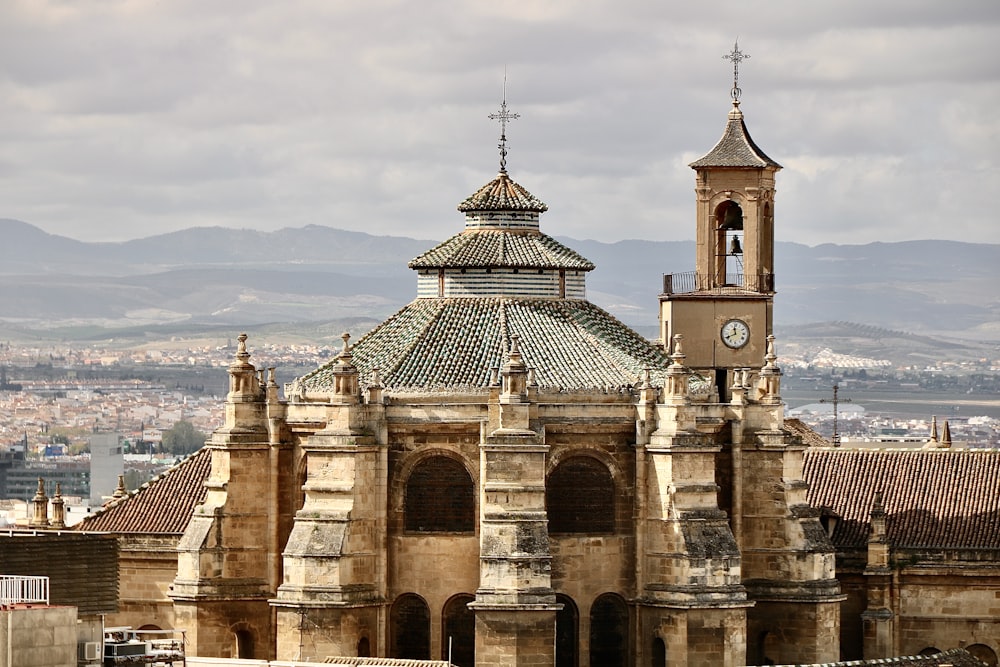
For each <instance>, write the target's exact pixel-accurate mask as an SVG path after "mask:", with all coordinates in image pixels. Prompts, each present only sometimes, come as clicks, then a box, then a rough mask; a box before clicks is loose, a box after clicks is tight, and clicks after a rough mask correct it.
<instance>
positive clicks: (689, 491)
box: [167, 101, 843, 667]
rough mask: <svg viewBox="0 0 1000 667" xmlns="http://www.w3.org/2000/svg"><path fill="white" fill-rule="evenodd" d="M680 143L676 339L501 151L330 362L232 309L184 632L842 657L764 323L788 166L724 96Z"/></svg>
mask: <svg viewBox="0 0 1000 667" xmlns="http://www.w3.org/2000/svg"><path fill="white" fill-rule="evenodd" d="M692 167H693V168H694V170H695V175H696V176H695V180H696V201H697V216H696V220H695V224H696V225H697V248H698V250H697V253H698V256H697V257H696V258H694V259H695V266H696V269H695V272H694V273H692V274H671V275H670V276H668V278H667V279H665V281H664V282H665V285H664V289H663V293H662V294H661V296H660V301H661V322H660V326H661V332H662V341H661V342H660V344H657V343H655V342H649V341H647V340H645V339H644V338H642V337H641V336H639V335H638V334H636V333H635V332H633V331H632V330H630V329H629V328H628V327H626V326H625V325H623V324H622V323H620V322H619V321H617V320H616V319H615V318H613V317H612V316H611V315H609V314H608V313H606V312H605V311H603V310H601V309H600V308H598V307H596V306H594V305H593V304H591V303H590V302H588V301H587V300H586V276H587V273H588V272H589V271H591V270H592V269H593V268H594V265H593V264H592V263H591V262H589V261H588V260H587V259H585V258H584V257H582V256H580V255H579V254H578V253H576V252H575V251H573V250H572V249H570V248H567V247H565V246H564V245H562V244H561V243H559V242H558V241H556V240H555V239H553V238H552V237H550V236H548V235H546V234H545V233H543V231H542V229H541V226H540V218H541V214H542V213H544V212H545V211H546V205H545V204H544V203H542V202H541V201H540V200H539V199H538V198H536V197H535V196H533V195H532V194H531V193H529V192H528V191H527V190H526V189H525V188H524V187H522V186H521V185H519V184H518V183H516V182H515V181H514V180H513V179H512V178H511V176H510V175H509V174H508V173H507V171H506V168H505V163H504V162H503V160H502V162H501V171H500V173H499V174H498V175H497V176H496V178H494V179H492V180H491V181H489V182H488V183H487V184H486V185H484V186H483V187H482V188H480V189H479V190H478V191H477V192H475V193H474V194H473V195H472V196H470V197H469V198H468V199H466V200H465V201H463V202H462V203H461V204H460V205H459V211H460V212H461V213H463V214H464V228H463V229H462V230H461V231H460V232H459V233H458V234H456V235H455V236H454V237H452V238H450V239H448V240H447V241H445V242H444V243H441V244H440V245H438V246H437V247H435V248H433V249H431V250H428V251H427V252H426V253H424V254H423V255H421V256H419V257H417V258H416V259H414V260H413V261H411V262H410V267H411V268H412V269H414V271H415V272H416V279H417V298H416V299H415V300H414V301H413V302H412V303H410V304H409V305H407V306H406V307H404V308H403V309H402V310H400V311H399V312H398V313H396V314H395V315H393V316H392V317H390V318H389V319H388V320H386V321H385V322H383V323H382V324H381V325H379V326H378V327H376V328H375V329H373V330H372V331H371V332H369V333H368V334H366V335H364V336H363V337H361V338H360V339H359V340H357V341H356V342H353V341H351V340H349V337H347V336H346V335H345V336H344V344H343V350H342V351H341V352H340V354H339V355H338V356H337V357H336V359H335V360H334V361H333V362H331V363H329V364H327V365H325V366H322V367H320V368H318V369H317V370H315V371H313V372H312V373H309V374H307V375H305V376H304V377H301V378H298V379H296V380H294V381H293V382H290V383H288V384H286V385H285V387H284V392H282V391H281V389H280V388H279V385H278V382H277V378H275V377H274V373H273V370H271V371H268V370H266V369H265V368H264V366H266V362H267V360H266V359H264V360H258V359H256V358H251V355H250V352H249V351H248V349H249V348H248V346H247V341H246V337H245V336H241V337H240V342H239V349H238V352H237V354H236V356H235V358H234V359H233V361H232V363H231V365H230V366H229V376H230V388H229V393H228V396H227V398H226V420H225V425H224V427H222V428H221V429H219V430H218V431H216V432H215V433H214V434H213V435H212V437H211V439H210V441H209V443H208V445H207V450H208V451H209V452H210V456H211V469H210V472H209V473H208V477H207V482H206V484H205V486H206V490H205V492H204V499H203V501H202V502H201V503H200V504H199V505H198V506H197V507H196V508H195V510H194V512H193V515H192V516H191V518H190V521H189V522H188V523H187V525H186V528H185V530H184V533H183V536H182V537H181V538H180V541H179V546H178V550H179V551H178V565H177V571H176V576H175V577H174V579H173V581H172V583H171V584H170V586H169V590H168V593H167V595H168V596H169V599H170V601H172V616H173V624H174V626H175V627H183V628H186V629H187V631H188V638H189V641H190V644H191V645H190V653H191V654H194V655H210V656H233V657H256V658H272V659H278V660H295V659H313V660H322V659H323V658H325V657H327V656H358V655H362V656H364V655H370V656H386V657H398V658H425V659H438V660H439V659H444V658H446V657H448V656H449V655H451V656H452V661H453V662H454V663H455V664H458V665H566V666H567V667H569V666H577V665H579V666H581V667H585V666H587V665H592V666H595V667H596V666H607V665H667V664H670V665H705V666H708V665H712V666H717V665H743V664H747V663H751V664H753V663H756V662H758V661H761V662H762V661H763V660H764V658H765V656H763V655H758V653H759V652H760V651H761V650H762V649H760V648H759V647H762V646H765V645H766V646H769V647H771V648H770V651H771V652H772V653H775V654H771V655H768V656H766V658H768V659H772V660H775V661H777V662H779V663H793V662H795V663H819V662H832V661H835V660H837V659H838V658H839V655H840V652H839V640H840V635H839V628H840V622H839V610H840V605H841V602H842V600H843V597H842V595H841V591H840V585H839V583H838V581H837V580H836V578H835V572H834V569H835V566H834V550H833V546H832V544H831V542H830V540H829V538H828V536H827V533H826V532H825V531H824V529H823V528H822V527H821V525H820V522H819V519H818V512H816V511H814V510H813V509H811V508H810V507H809V506H808V504H807V501H806V491H807V486H806V484H805V482H804V481H803V479H802V465H803V463H802V462H803V451H804V449H805V445H804V444H803V443H802V442H801V440H800V439H799V437H798V436H796V435H795V434H794V433H792V432H790V431H789V430H787V428H786V426H785V420H784V414H783V405H782V401H781V396H780V382H781V371H780V369H779V367H778V364H777V355H776V351H775V343H774V338H773V336H772V335H771V304H772V299H773V295H774V281H773V274H774V266H773V256H774V247H773V246H774V232H773V230H774V180H775V179H774V177H775V174H776V172H777V171H778V170H779V169H780V166H779V165H778V164H777V163H776V162H774V161H773V160H771V159H770V158H768V157H767V156H766V155H765V154H764V153H763V152H762V151H761V150H760V148H758V147H757V146H756V144H754V142H753V141H752V140H751V138H750V136H749V133H748V132H747V129H746V126H745V124H744V120H743V115H742V112H741V111H740V109H739V102H738V101H736V102H735V103H734V106H733V108H732V110H731V111H730V113H729V116H728V119H727V123H726V129H725V132H724V135H723V138H722V139H721V140H720V142H719V143H718V144H717V145H716V147H715V148H714V149H713V150H712V151H710V152H709V153H708V154H707V155H706V156H705V157H703V158H701V159H700V160H698V161H696V162H695V163H693V164H692ZM258 365H259V366H261V367H258ZM282 395H283V397H282ZM234 637H235V639H234Z"/></svg>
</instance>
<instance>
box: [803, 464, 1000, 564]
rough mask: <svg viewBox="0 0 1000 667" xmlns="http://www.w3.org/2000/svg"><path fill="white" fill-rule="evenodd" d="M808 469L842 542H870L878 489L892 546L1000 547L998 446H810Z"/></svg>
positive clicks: (817, 499) (812, 494) (812, 495)
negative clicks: (932, 447)
mask: <svg viewBox="0 0 1000 667" xmlns="http://www.w3.org/2000/svg"><path fill="white" fill-rule="evenodd" d="M803 476H804V477H805V480H806V481H807V482H808V483H809V503H810V504H811V505H814V506H816V507H820V508H825V509H826V510H827V511H830V512H832V513H833V514H835V515H836V516H838V517H839V518H840V520H839V521H838V522H837V524H836V527H835V529H834V533H833V542H834V544H835V545H836V546H837V547H838V548H840V549H860V548H864V547H865V546H866V545H867V541H868V534H869V513H870V511H871V508H872V503H873V502H874V500H875V494H876V493H878V492H879V491H881V492H882V497H883V503H884V506H885V511H886V515H887V516H886V537H887V539H888V541H889V543H890V544H891V545H892V546H894V547H914V548H920V547H926V548H938V549H1000V494H998V493H997V490H998V489H1000V450H983V449H981V450H974V449H973V450H961V449H933V450H899V449H878V450H866V449H846V448H845V449H833V448H830V449H808V450H806V452H805V458H804V466H803Z"/></svg>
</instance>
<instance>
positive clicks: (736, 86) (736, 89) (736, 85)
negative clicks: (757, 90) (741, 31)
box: [722, 37, 750, 107]
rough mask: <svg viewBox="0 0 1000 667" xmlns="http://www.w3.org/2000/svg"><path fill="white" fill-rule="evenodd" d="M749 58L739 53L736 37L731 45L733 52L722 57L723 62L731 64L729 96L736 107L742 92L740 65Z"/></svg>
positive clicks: (745, 54)
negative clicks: (731, 75)
mask: <svg viewBox="0 0 1000 667" xmlns="http://www.w3.org/2000/svg"><path fill="white" fill-rule="evenodd" d="M749 57H750V54H748V53H743V52H742V51H740V40H739V38H738V37H737V38H736V42H735V43H734V44H733V50H732V51H730V52H729V53H727V54H726V55H724V56H722V59H723V60H729V61H731V62H732V63H733V89H732V91H731V92H730V95H731V96H732V98H733V106H734V107H738V106H739V105H740V95H742V94H743V91H742V90H740V63H741V62H743V61H744V60H746V59H747V58H749Z"/></svg>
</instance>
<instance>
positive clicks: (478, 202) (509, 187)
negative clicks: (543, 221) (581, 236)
mask: <svg viewBox="0 0 1000 667" xmlns="http://www.w3.org/2000/svg"><path fill="white" fill-rule="evenodd" d="M458 210H459V211H461V212H462V213H471V212H477V211H511V212H514V211H533V212H535V213H543V212H545V211H547V210H549V207H548V206H546V205H545V204H544V203H543V202H542V201H541V200H540V199H538V198H537V197H535V195H533V194H531V193H530V192H528V191H527V190H525V189H524V188H523V187H522V186H520V185H519V184H517V183H515V182H514V180H513V179H512V178H511V177H510V175H508V174H507V172H506V170H504V171H501V172H500V173H499V174H497V176H496V178H494V179H493V180H492V181H490V182H489V183H487V184H486V185H484V186H483V187H481V188H479V189H478V190H476V191H475V192H474V193H473V194H472V195H470V196H469V197H468V198H466V199H465V201H463V202H462V203H461V204H459V205H458Z"/></svg>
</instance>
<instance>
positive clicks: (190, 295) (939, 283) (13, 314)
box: [0, 220, 1000, 344]
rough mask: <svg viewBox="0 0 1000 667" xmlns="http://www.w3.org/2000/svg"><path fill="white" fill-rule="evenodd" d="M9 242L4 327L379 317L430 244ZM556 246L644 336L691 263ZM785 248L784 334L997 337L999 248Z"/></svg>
mask: <svg viewBox="0 0 1000 667" xmlns="http://www.w3.org/2000/svg"><path fill="white" fill-rule="evenodd" d="M0 238H3V240H4V242H3V244H2V245H0V324H3V329H2V331H0V333H6V334H9V335H8V336H7V337H18V336H19V334H18V332H23V333H24V335H29V336H30V335H38V331H39V330H49V331H53V332H54V331H55V330H56V329H63V330H65V331H68V330H69V329H67V327H72V328H75V329H77V330H79V328H80V327H84V328H86V327H97V328H98V329H101V328H112V329H124V328H129V327H131V328H135V327H138V328H140V329H141V328H143V327H145V328H149V327H157V326H169V327H171V328H176V327H177V326H183V327H210V328H211V327H216V326H220V327H247V326H256V325H261V324H264V323H269V322H322V321H328V320H334V319H338V318H344V317H364V318H374V319H376V320H377V319H380V318H383V317H385V316H387V315H389V314H391V313H392V312H394V311H395V310H397V309H398V308H400V307H401V306H402V305H404V304H405V303H407V302H409V301H410V300H412V299H413V297H414V295H415V291H416V276H415V274H414V273H413V272H412V271H410V270H409V269H407V268H406V263H407V261H408V260H410V259H411V258H413V257H415V256H416V255H418V254H420V253H421V252H423V251H424V250H426V249H428V248H429V247H431V246H432V245H434V243H435V242H434V241H431V240H417V239H411V238H401V237H389V236H373V235H369V234H364V233H360V232H347V231H343V230H338V229H334V228H331V227H322V226H316V225H312V226H308V227H304V228H300V229H281V230H279V231H276V232H259V231H254V230H245V229H223V228H193V229H188V230H184V231H180V232H173V233H170V234H162V235H157V236H151V237H147V238H142V239H136V240H133V241H127V242H122V243H85V242H81V241H76V240H73V239H69V238H66V237H60V236H55V235H51V234H47V233H45V232H43V231H42V230H40V229H38V228H36V227H34V226H32V225H29V224H27V223H24V222H19V221H15V220H0ZM560 241H562V242H563V243H565V244H567V245H569V246H570V247H573V248H574V249H576V250H578V251H579V252H581V253H582V254H583V255H584V256H586V257H587V258H588V259H590V260H591V261H593V262H594V263H595V264H596V265H597V267H598V268H597V269H596V270H595V271H593V272H592V273H591V274H590V276H589V277H588V283H587V284H588V295H589V298H590V299H591V300H592V301H593V302H595V303H596V304H598V305H600V306H602V307H603V308H605V309H607V310H609V311H610V312H611V313H613V314H614V315H616V316H617V317H618V318H619V319H621V320H623V321H624V322H626V323H628V324H630V325H632V326H635V327H637V328H638V329H640V330H641V331H644V332H648V331H650V330H652V331H653V332H655V325H656V320H657V308H658V300H657V296H658V293H659V291H660V288H661V285H662V274H663V273H671V272H683V271H690V270H692V269H693V258H694V243H693V242H691V241H640V240H626V241H619V242H617V243H601V242H597V241H581V240H575V239H571V238H561V239H560ZM775 253H776V259H775V263H776V265H777V266H778V271H777V275H776V283H777V290H778V293H777V296H776V298H775V323H776V328H777V329H778V330H779V331H780V330H782V329H784V330H787V331H793V330H797V331H802V332H803V334H806V333H808V331H809V330H808V329H799V328H800V327H803V326H804V325H809V324H812V323H821V322H853V323H859V324H863V325H867V326H872V327H879V328H883V329H887V330H892V331H901V332H907V333H910V334H915V335H922V336H931V337H935V339H938V338H940V337H941V336H945V337H948V338H950V339H967V340H973V341H978V342H980V343H982V342H991V341H1000V290H997V288H996V285H997V284H998V281H1000V262H998V259H1000V246H997V245H989V244H971V243H957V242H942V241H909V242H902V243H874V244H868V245H858V246H849V245H822V246H817V247H808V246H804V245H798V244H793V243H780V242H779V243H777V244H776V248H775ZM32 332H34V333H32ZM893 344H895V343H893ZM957 344H958V343H957Z"/></svg>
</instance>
